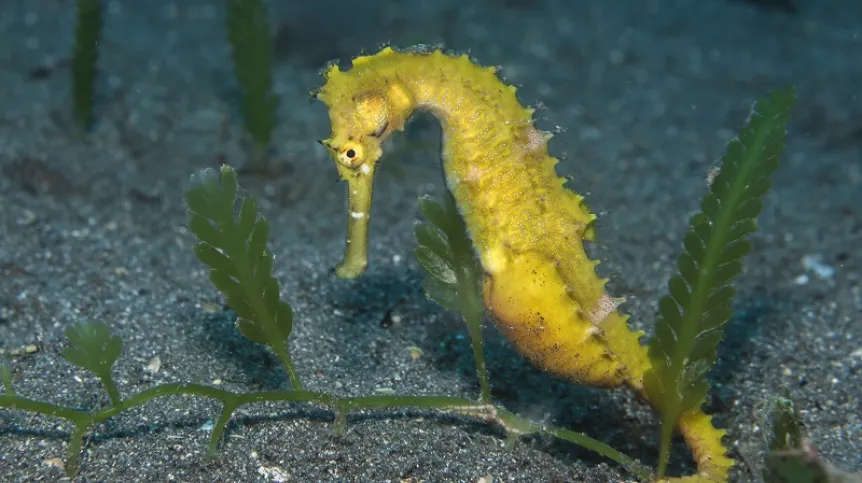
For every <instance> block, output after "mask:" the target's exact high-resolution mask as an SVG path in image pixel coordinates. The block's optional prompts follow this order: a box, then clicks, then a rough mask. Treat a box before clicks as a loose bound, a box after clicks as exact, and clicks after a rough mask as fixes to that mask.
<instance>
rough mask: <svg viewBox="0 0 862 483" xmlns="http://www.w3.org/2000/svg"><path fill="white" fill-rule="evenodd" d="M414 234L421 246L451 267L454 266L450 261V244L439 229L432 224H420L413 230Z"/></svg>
mask: <svg viewBox="0 0 862 483" xmlns="http://www.w3.org/2000/svg"><path fill="white" fill-rule="evenodd" d="M413 233H414V234H415V235H416V241H417V242H418V243H419V245H420V246H423V247H426V248H428V249H429V250H431V251H432V252H434V254H435V255H437V256H438V257H440V258H441V259H443V260H444V261H446V262H447V263H449V264H450V265H451V264H452V260H450V259H449V257H450V255H451V254H450V253H449V243H448V242H447V241H446V238H445V237H444V236H443V233H442V232H441V231H440V230H439V229H437V228H435V227H434V226H433V225H431V224H430V223H419V224H417V225H416V227H415V228H414V229H413Z"/></svg>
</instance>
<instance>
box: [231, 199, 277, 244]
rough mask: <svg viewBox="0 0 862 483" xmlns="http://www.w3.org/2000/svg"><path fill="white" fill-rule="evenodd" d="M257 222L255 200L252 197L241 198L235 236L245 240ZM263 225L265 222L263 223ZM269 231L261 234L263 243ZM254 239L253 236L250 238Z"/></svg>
mask: <svg viewBox="0 0 862 483" xmlns="http://www.w3.org/2000/svg"><path fill="white" fill-rule="evenodd" d="M256 224H257V200H256V199H254V198H252V197H246V198H243V200H242V204H240V208H239V218H238V219H237V224H236V237H237V238H240V239H243V240H246V239H248V238H249V235H251V231H252V230H253V229H254V228H255V225H256ZM264 225H265V224H264ZM268 236H269V233H267V234H265V235H264V236H263V240H264V244H266V239H267V237H268ZM252 240H254V238H252Z"/></svg>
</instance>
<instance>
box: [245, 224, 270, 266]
mask: <svg viewBox="0 0 862 483" xmlns="http://www.w3.org/2000/svg"><path fill="white" fill-rule="evenodd" d="M268 239H269V223H267V222H266V221H265V220H258V221H257V223H255V224H254V229H253V230H252V231H251V239H249V242H248V251H249V254H250V255H251V256H253V257H260V256H262V255H263V250H264V249H265V248H266V241H267V240H268Z"/></svg>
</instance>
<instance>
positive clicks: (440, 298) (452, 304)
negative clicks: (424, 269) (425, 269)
mask: <svg viewBox="0 0 862 483" xmlns="http://www.w3.org/2000/svg"><path fill="white" fill-rule="evenodd" d="M422 290H424V291H425V295H427V296H428V298H430V299H431V300H433V301H434V302H437V303H438V304H440V305H442V306H443V307H444V308H446V309H449V310H454V311H458V310H460V309H461V303H460V299H459V297H458V292H457V291H456V290H455V287H453V286H452V285H449V284H446V283H443V282H441V281H439V280H437V279H436V278H432V277H427V278H425V280H423V281H422Z"/></svg>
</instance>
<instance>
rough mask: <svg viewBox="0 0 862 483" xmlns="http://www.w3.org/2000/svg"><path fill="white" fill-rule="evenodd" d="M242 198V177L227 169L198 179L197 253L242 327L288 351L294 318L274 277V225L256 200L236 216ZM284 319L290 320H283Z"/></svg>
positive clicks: (194, 199) (193, 204)
mask: <svg viewBox="0 0 862 483" xmlns="http://www.w3.org/2000/svg"><path fill="white" fill-rule="evenodd" d="M219 181H220V182H219ZM238 193H239V183H238V181H237V177H236V172H235V171H234V170H233V169H232V168H230V167H229V166H223V167H222V169H221V171H220V176H218V177H217V176H216V175H214V174H213V173H212V172H211V170H209V171H205V172H202V173H201V174H199V175H197V176H196V179H195V182H193V183H192V186H191V187H190V188H189V189H188V191H187V193H186V196H185V198H186V200H187V204H188V206H189V210H190V212H191V213H190V217H189V231H191V232H192V234H194V235H195V236H196V237H198V239H199V240H200V241H201V243H198V244H196V245H195V248H194V249H195V254H196V256H197V257H198V259H200V260H201V261H202V262H203V263H204V264H205V265H207V266H208V267H209V268H210V281H211V282H212V284H213V285H214V286H215V288H216V289H218V290H219V291H220V292H222V293H223V294H224V295H225V297H226V298H227V304H228V306H229V307H230V308H231V309H232V310H233V311H234V312H236V314H237V316H238V318H239V319H241V322H238V323H237V327H239V328H240V330H241V332H242V333H243V334H251V336H249V338H250V339H251V340H254V341H255V342H260V343H263V344H267V345H269V346H272V347H273V348H276V349H277V350H278V351H282V350H283V347H284V344H285V342H286V339H287V337H288V336H289V335H290V328H291V327H292V325H291V317H292V316H290V315H288V314H290V313H291V312H290V311H289V309H285V308H284V307H283V305H286V302H282V301H281V300H280V298H279V283H278V280H277V279H276V278H275V277H274V276H273V275H272V261H273V257H272V253H271V252H270V251H269V250H268V249H267V248H266V243H267V238H268V236H269V223H268V222H267V221H266V218H264V217H263V216H261V215H260V213H259V211H258V205H257V201H255V200H254V198H252V197H246V198H243V199H242V200H241V201H240V203H239V209H238V213H235V211H236V210H235V207H236V205H237V203H236V202H237V194H238ZM235 218H236V221H235ZM219 220H220V221H219ZM282 304H283V305H282ZM279 314H282V316H283V317H285V318H286V321H284V320H279Z"/></svg>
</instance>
